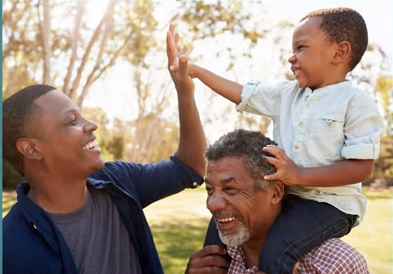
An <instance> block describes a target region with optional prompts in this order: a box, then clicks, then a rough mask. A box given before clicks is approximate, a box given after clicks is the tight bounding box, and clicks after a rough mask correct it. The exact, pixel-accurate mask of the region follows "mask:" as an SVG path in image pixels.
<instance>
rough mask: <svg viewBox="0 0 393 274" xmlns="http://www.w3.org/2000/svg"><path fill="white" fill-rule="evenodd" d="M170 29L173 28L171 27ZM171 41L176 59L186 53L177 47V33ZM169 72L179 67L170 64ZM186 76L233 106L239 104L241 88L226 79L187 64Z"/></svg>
mask: <svg viewBox="0 0 393 274" xmlns="http://www.w3.org/2000/svg"><path fill="white" fill-rule="evenodd" d="M172 29H174V26H173V25H172ZM173 40H174V44H175V49H176V55H177V57H180V56H181V55H183V54H186V53H187V47H186V46H183V47H181V46H180V45H179V40H180V36H179V34H178V33H177V32H174V33H173ZM169 70H170V71H171V72H172V73H174V72H177V71H178V70H179V65H178V64H177V63H173V64H171V66H170V67H169ZM188 75H190V77H192V78H198V79H199V80H200V81H202V83H204V84H205V85H206V86H208V87H209V88H210V89H212V90H213V91H214V92H216V93H218V94H219V95H221V96H223V97H225V98H227V99H228V100H230V101H231V102H233V103H235V104H240V102H241V97H240V95H241V94H242V90H243V86H242V85H240V84H238V83H236V82H234V81H230V80H228V79H225V78H223V77H221V76H218V75H217V74H214V73H213V72H211V71H209V70H207V69H204V68H202V67H200V66H197V65H194V64H189V65H188Z"/></svg>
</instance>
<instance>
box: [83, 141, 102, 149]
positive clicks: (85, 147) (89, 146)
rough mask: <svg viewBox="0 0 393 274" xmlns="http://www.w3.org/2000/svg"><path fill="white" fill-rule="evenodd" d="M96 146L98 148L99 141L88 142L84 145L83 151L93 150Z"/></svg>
mask: <svg viewBox="0 0 393 274" xmlns="http://www.w3.org/2000/svg"><path fill="white" fill-rule="evenodd" d="M96 146H98V141H97V140H94V141H91V142H88V143H87V144H86V145H84V146H83V149H86V150H87V149H92V148H93V147H96Z"/></svg>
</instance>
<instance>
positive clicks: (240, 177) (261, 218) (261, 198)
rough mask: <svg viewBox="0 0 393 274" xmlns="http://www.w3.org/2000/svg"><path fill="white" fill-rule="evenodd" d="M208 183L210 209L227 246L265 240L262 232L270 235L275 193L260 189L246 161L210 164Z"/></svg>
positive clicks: (218, 161)
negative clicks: (253, 240)
mask: <svg viewBox="0 0 393 274" xmlns="http://www.w3.org/2000/svg"><path fill="white" fill-rule="evenodd" d="M205 182H206V190H207V194H208V197H207V201H206V205H207V208H208V209H209V210H210V212H211V213H212V214H213V218H214V220H215V221H216V224H217V228H218V231H219V235H220V238H221V241H222V242H223V243H224V244H226V245H228V246H237V245H241V244H243V243H244V242H247V241H248V240H250V239H256V238H260V237H261V236H262V237H264V235H261V234H264V233H261V231H268V230H269V229H270V226H271V225H272V221H271V216H272V215H273V210H271V197H272V190H271V188H270V187H268V188H267V190H265V191H262V190H260V189H258V187H257V186H256V183H255V180H254V179H253V178H252V177H251V176H250V174H249V172H248V171H247V169H246V162H245V158H244V157H235V156H234V157H226V158H222V159H219V160H216V161H210V162H209V163H208V167H207V175H206V178H205Z"/></svg>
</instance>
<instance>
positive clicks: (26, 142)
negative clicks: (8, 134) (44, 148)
mask: <svg viewBox="0 0 393 274" xmlns="http://www.w3.org/2000/svg"><path fill="white" fill-rule="evenodd" d="M16 148H17V149H18V150H19V152H20V153H22V155H23V156H25V157H26V158H29V159H35V160H41V159H42V154H41V150H40V149H39V146H38V145H37V140H36V139H34V138H20V139H19V140H18V141H16Z"/></svg>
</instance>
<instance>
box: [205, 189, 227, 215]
mask: <svg viewBox="0 0 393 274" xmlns="http://www.w3.org/2000/svg"><path fill="white" fill-rule="evenodd" d="M227 205H228V201H227V200H226V199H225V198H224V197H223V196H222V195H221V194H220V193H213V194H212V195H211V196H210V197H208V198H207V200H206V207H207V209H208V210H209V211H210V212H215V211H217V210H222V209H225V208H226V207H227Z"/></svg>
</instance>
